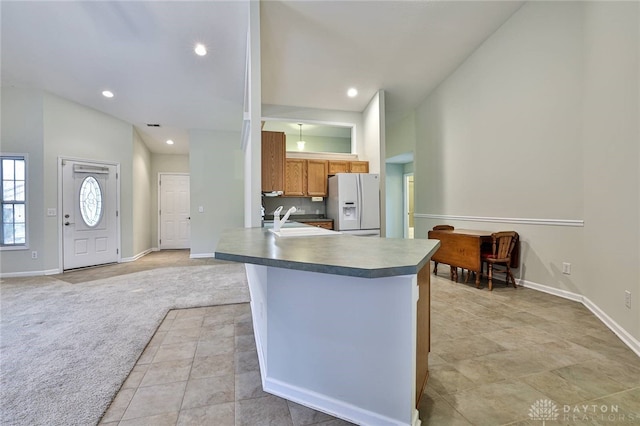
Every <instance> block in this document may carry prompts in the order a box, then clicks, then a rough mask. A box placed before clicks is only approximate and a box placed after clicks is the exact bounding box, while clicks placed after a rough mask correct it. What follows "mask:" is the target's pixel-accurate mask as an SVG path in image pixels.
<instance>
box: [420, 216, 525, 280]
mask: <svg viewBox="0 0 640 426" xmlns="http://www.w3.org/2000/svg"><path fill="white" fill-rule="evenodd" d="M492 233H493V231H479V230H475V229H454V230H451V231H433V230H431V231H429V234H428V237H429V238H430V239H435V240H440V248H439V249H438V251H436V253H435V254H434V255H433V257H432V260H433V261H435V262H438V263H444V264H446V265H451V266H453V267H458V268H463V269H467V270H469V271H474V272H475V273H476V287H479V286H480V275H481V272H482V260H481V258H480V251H481V249H480V248H481V246H482V243H488V244H491V234H492ZM519 248H520V241H518V242H517V243H516V246H515V248H514V249H513V253H512V254H511V264H510V266H511V267H512V268H517V267H518V263H519V259H520V253H519V252H520V249H519Z"/></svg>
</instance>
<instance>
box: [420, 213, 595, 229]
mask: <svg viewBox="0 0 640 426" xmlns="http://www.w3.org/2000/svg"><path fill="white" fill-rule="evenodd" d="M413 217H414V218H424V219H444V220H464V221H469V222H493V223H517V224H521V225H546V226H573V227H584V220H582V219H542V218H520V217H492V216H456V215H450V214H430V213H414V214H413Z"/></svg>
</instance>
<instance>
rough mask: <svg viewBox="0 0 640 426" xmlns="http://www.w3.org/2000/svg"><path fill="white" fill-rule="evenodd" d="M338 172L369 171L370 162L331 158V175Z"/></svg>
mask: <svg viewBox="0 0 640 426" xmlns="http://www.w3.org/2000/svg"><path fill="white" fill-rule="evenodd" d="M336 173H369V162H368V161H343V160H329V175H335V174H336Z"/></svg>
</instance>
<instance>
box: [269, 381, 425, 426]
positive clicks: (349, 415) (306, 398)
mask: <svg viewBox="0 0 640 426" xmlns="http://www.w3.org/2000/svg"><path fill="white" fill-rule="evenodd" d="M263 387H264V391H265V392H268V393H270V394H273V395H276V396H279V397H282V398H284V399H287V400H289V401H293V402H295V403H298V404H302V405H305V406H306V407H309V408H312V409H314V410H317V411H321V412H323V413H327V414H329V415H331V416H334V417H339V418H341V419H344V420H347V421H350V422H352V423H355V424H358V425H388V426H406V425H407V423H402V422H399V421H398V420H396V419H392V418H390V417H386V416H383V415H380V414H377V413H374V412H371V411H369V410H365V409H363V408H360V407H356V406H355V405H352V404H349V403H346V402H344V401H339V400H337V399H334V398H330V397H328V396H326V395H323V394H319V393H317V392H314V391H311V390H309V389H304V388H300V387H297V386H292V385H290V384H288V383H284V382H282V381H280V380H276V379H272V378H270V377H268V376H267V377H266V378H265V379H264V380H263ZM417 414H418V411H417V410H414V413H413V414H412V416H411V417H412V419H411V421H412V426H420V420H419V419H418V415H417ZM416 420H417V422H416Z"/></svg>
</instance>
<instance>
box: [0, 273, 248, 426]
mask: <svg viewBox="0 0 640 426" xmlns="http://www.w3.org/2000/svg"><path fill="white" fill-rule="evenodd" d="M0 292H1V298H0V401H1V404H0V424H2V425H95V424H96V423H97V422H98V421H99V420H100V417H101V415H102V413H103V412H104V410H105V409H106V408H107V407H108V405H109V403H110V402H111V400H112V398H113V397H114V396H115V394H116V393H117V391H118V389H119V388H120V386H121V384H122V383H123V381H124V380H125V379H126V377H127V375H128V374H129V371H130V370H131V368H132V367H133V366H134V364H135V362H136V360H137V359H138V357H139V356H140V354H141V353H142V351H143V350H144V348H145V346H146V344H147V343H148V341H149V340H150V339H151V337H152V336H153V334H154V332H155V330H156V328H157V327H158V325H159V324H160V322H161V321H162V319H163V318H164V317H165V315H166V313H167V312H168V311H169V310H170V309H180V308H188V307H198V306H211V305H220V304H229V303H242V302H248V301H249V290H248V287H247V283H246V277H245V271H244V266H243V265H240V264H227V265H207V266H191V267H170V268H162V269H154V270H150V271H144V272H136V273H133V274H128V275H121V276H117V277H112V278H105V279H100V280H97V281H91V282H88V283H80V284H73V285H72V284H68V283H65V282H62V281H59V280H56V279H53V278H50V277H36V278H29V279H8V280H4V281H3V282H2V284H1V285H0Z"/></svg>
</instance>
